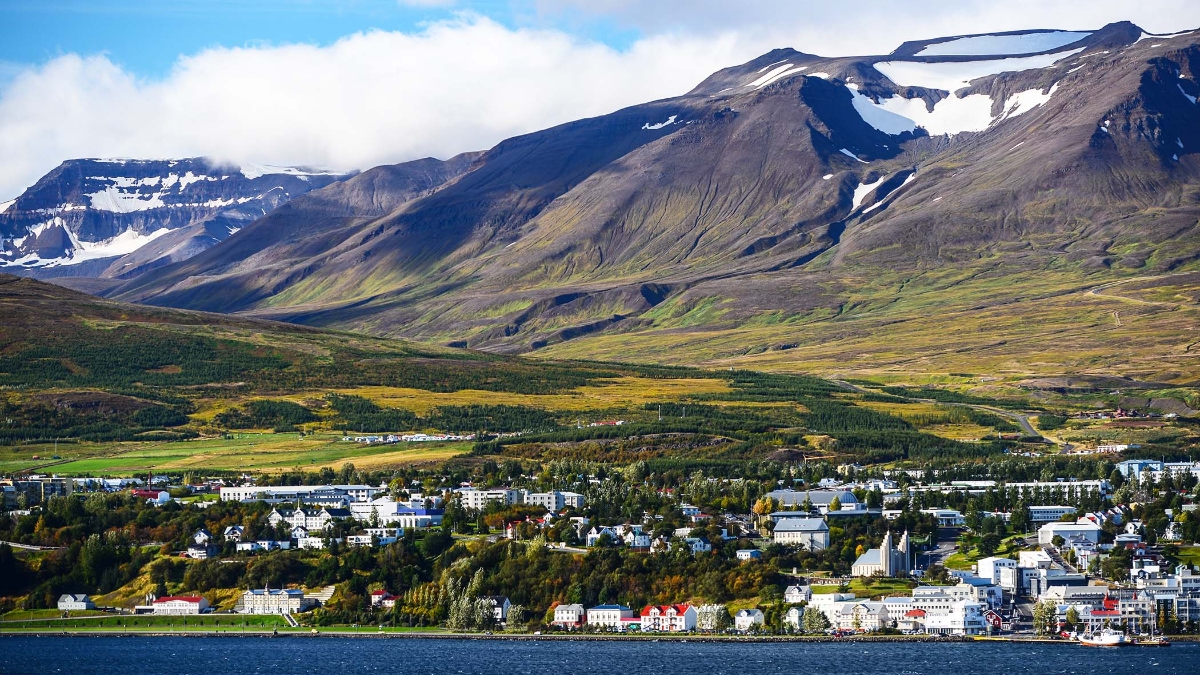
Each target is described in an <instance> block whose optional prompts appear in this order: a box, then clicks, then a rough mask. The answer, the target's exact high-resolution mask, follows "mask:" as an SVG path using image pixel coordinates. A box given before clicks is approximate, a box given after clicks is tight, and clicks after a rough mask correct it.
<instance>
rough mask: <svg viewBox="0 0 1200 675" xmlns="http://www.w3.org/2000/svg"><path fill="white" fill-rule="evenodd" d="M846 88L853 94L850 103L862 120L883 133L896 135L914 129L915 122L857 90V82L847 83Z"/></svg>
mask: <svg viewBox="0 0 1200 675" xmlns="http://www.w3.org/2000/svg"><path fill="white" fill-rule="evenodd" d="M846 88H847V89H849V90H850V93H851V94H852V95H853V96H854V99H853V100H852V101H851V103H852V104H853V105H854V109H855V110H857V111H858V114H859V116H860V117H862V118H863V121H864V122H866V123H867V124H870V125H871V126H873V127H875V128H876V129H878V130H880V131H882V132H883V133H885V134H891V135H893V136H898V135H900V134H902V133H905V132H907V131H916V129H917V123H916V122H914V121H913V120H912V119H910V118H908V117H905V116H903V115H898V114H896V113H894V112H892V111H890V110H888V109H887V108H885V107H883V106H880V105H877V104H876V103H875V102H874V101H872V100H871V99H869V98H867V97H866V96H864V95H863V94H862V93H861V92H859V91H858V85H857V84H847V85H846Z"/></svg>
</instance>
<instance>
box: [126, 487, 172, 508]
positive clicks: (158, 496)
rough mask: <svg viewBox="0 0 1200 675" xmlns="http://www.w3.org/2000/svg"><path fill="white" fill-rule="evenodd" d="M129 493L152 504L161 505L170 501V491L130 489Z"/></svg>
mask: <svg viewBox="0 0 1200 675" xmlns="http://www.w3.org/2000/svg"><path fill="white" fill-rule="evenodd" d="M129 494H131V495H133V496H134V497H136V498H138V499H144V500H146V503H147V504H151V505H153V506H162V505H163V504H166V503H167V502H169V501H171V493H170V492H167V491H166V490H130V491H129Z"/></svg>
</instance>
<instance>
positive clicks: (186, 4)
mask: <svg viewBox="0 0 1200 675" xmlns="http://www.w3.org/2000/svg"><path fill="white" fill-rule="evenodd" d="M464 11H466V12H471V13H474V14H478V15H481V16H486V17H488V18H490V19H492V20H494V21H496V22H498V23H500V24H503V25H505V26H508V27H512V28H515V27H518V26H539V27H547V26H555V27H559V28H563V29H565V30H568V31H569V32H571V33H572V34H574V35H577V36H580V37H584V38H587V39H593V40H597V41H601V42H603V43H605V44H608V45H611V46H614V47H616V48H618V49H620V48H625V47H627V46H628V45H630V44H631V43H632V42H633V41H635V40H636V39H637V37H638V36H639V34H640V32H639V31H638V30H636V29H635V28H632V27H628V26H626V27H624V28H619V27H617V24H616V22H614V21H612V20H609V19H607V18H605V17H603V16H598V15H586V14H584V13H582V12H577V11H572V10H571V9H570V8H569V7H562V8H559V9H558V10H548V9H546V8H539V7H538V5H537V3H524V2H509V1H508V0H478V1H474V2H465V1H464V2H449V1H439V0H429V1H428V2H420V1H419V0H418V1H417V2H411V3H406V2H401V1H398V0H242V1H237V0H157V1H152V0H91V1H88V0H0V61H4V62H8V63H9V64H10V69H11V67H12V66H13V65H22V64H38V63H42V62H45V61H47V60H50V59H52V58H54V57H57V56H60V55H62V54H65V53H79V54H94V53H105V54H107V55H108V56H109V58H110V59H111V60H112V61H113V62H114V63H117V64H119V65H121V66H122V67H123V68H125V69H126V70H128V71H130V72H133V73H137V74H138V75H141V76H144V77H162V76H164V75H166V74H167V73H168V72H169V71H170V68H171V67H172V65H174V63H175V60H176V59H177V58H178V57H179V56H180V55H181V54H193V53H196V52H199V51H201V50H203V49H206V48H210V47H214V46H224V47H235V46H253V45H268V44H269V45H278V44H286V43H295V42H302V43H309V44H317V45H328V44H331V43H333V42H335V41H337V40H338V39H339V38H342V37H344V36H346V35H350V34H352V33H356V32H362V31H368V30H384V31H402V32H414V31H419V30H421V28H422V27H423V26H425V25H427V24H428V23H430V22H434V21H438V20H441V19H445V18H447V17H449V16H452V15H454V14H455V13H458V12H464Z"/></svg>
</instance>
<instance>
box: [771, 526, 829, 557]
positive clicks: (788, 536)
mask: <svg viewBox="0 0 1200 675" xmlns="http://www.w3.org/2000/svg"><path fill="white" fill-rule="evenodd" d="M771 536H772V538H773V539H774V541H775V543H776V544H788V545H795V544H800V545H803V546H804V548H806V549H808V550H809V551H824V550H825V549H826V548H829V525H827V524H826V523H825V521H824V520H823V519H821V518H784V519H782V520H780V521H779V522H777V523H775V529H774V531H773V532H772V533H771Z"/></svg>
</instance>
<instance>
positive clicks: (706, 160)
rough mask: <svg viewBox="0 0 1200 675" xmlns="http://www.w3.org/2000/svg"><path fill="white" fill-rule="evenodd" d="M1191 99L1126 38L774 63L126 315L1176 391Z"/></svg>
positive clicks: (1135, 31) (170, 270)
mask: <svg viewBox="0 0 1200 675" xmlns="http://www.w3.org/2000/svg"><path fill="white" fill-rule="evenodd" d="M1198 77H1200V33H1196V32H1187V33H1180V34H1177V35H1170V36H1155V35H1150V34H1147V33H1145V32H1144V31H1142V30H1141V29H1140V28H1138V27H1137V26H1134V25H1133V24H1130V23H1117V24H1111V25H1108V26H1105V27H1103V28H1101V29H1099V30H1091V31H1062V30H1036V31H1018V32H1011V33H998V34H990V35H974V36H952V37H946V38H939V39H933V40H925V41H920V42H911V43H906V44H904V45H902V46H901V47H900V48H898V49H897V50H895V51H894V52H893V53H892V54H888V55H880V56H866V57H843V58H823V57H819V56H815V55H811V54H805V53H802V52H798V51H795V50H791V49H780V50H775V51H772V52H770V53H767V54H764V55H763V56H761V57H759V58H757V59H754V60H752V61H750V62H748V63H745V64H742V65H740V66H735V67H732V68H728V69H725V70H722V71H719V72H717V73H714V74H713V75H712V76H710V77H709V78H707V79H706V80H705V81H703V82H701V83H700V84H699V85H698V86H697V87H696V88H695V89H693V90H692V91H691V92H689V93H687V94H685V95H683V96H680V97H677V98H671V99H664V100H660V101H654V102H650V103H646V104H643V105H638V106H633V107H631V108H626V109H624V110H620V111H617V112H614V113H612V114H609V115H604V116H600V117H596V118H591V119H584V120H579V121H576V122H572V123H568V124H564V125H561V126H558V127H554V128H551V129H547V130H544V131H540V132H536V133H532V134H528V135H525V136H520V137H516V138H512V139H509V140H506V141H504V142H502V143H500V144H499V145H497V146H496V147H494V148H492V149H490V150H488V151H486V152H484V153H482V154H481V155H479V156H477V157H472V158H470V162H469V166H467V167H466V168H465V169H463V170H462V172H461V173H457V174H456V175H454V176H453V177H452V178H449V179H448V180H446V181H445V182H443V183H440V184H438V185H432V184H430V186H429V187H428V188H426V189H425V191H416V190H412V189H409V188H408V185H409V184H408V183H407V182H404V181H401V182H400V183H399V184H389V185H382V184H373V185H372V187H374V188H375V189H374V191H371V192H370V194H371V199H370V200H369V202H370V208H364V203H365V200H364V197H363V194H366V192H365V191H364V192H362V193H359V192H353V193H352V192H351V191H348V188H347V187H346V186H349V185H351V184H352V183H354V182H355V181H360V180H363V177H365V176H367V175H369V174H371V172H366V173H364V174H363V175H362V176H360V177H357V178H355V179H352V180H351V181H346V182H345V183H342V184H336V185H332V186H329V187H326V188H324V189H322V190H316V191H314V192H312V193H310V194H309V195H306V196H305V197H304V198H302V199H297V200H295V201H293V202H291V203H290V204H289V205H288V208H287V210H286V211H285V210H280V211H278V212H276V213H272V214H270V215H269V216H268V217H265V218H263V219H260V220H259V221H257V222H255V223H253V224H252V225H250V226H248V227H247V228H245V229H244V230H243V231H241V232H239V233H238V234H236V235H234V236H232V237H230V238H229V240H228V241H226V242H223V243H222V244H220V245H218V246H215V247H213V248H211V249H210V250H208V251H205V252H204V253H203V254H201V255H198V256H196V257H193V258H191V259H189V260H187V261H184V262H181V263H175V264H172V265H168V266H164V267H162V268H160V269H156V270H153V271H152V272H150V273H147V274H144V275H142V276H141V277H139V278H137V279H134V280H131V281H129V282H126V283H123V284H121V285H119V286H117V287H115V288H113V289H110V290H109V291H108V293H109V294H110V295H111V296H113V297H117V298H121V299H124V300H130V301H136V302H145V303H151V304H160V305H170V306H177V307H188V308H196V309H205V310H211V311H220V312H239V313H245V314H251V315H255V316H261V317H268V318H274V319H281V320H286V321H292V322H298V323H305V324H311V325H319V326H338V327H350V328H355V329H361V330H367V331H371V332H374V333H377V334H383V335H393V336H406V337H411V338H417V339H421V340H425V341H431V342H441V343H445V344H451V345H458V346H470V347H473V348H482V349H488V350H495V351H512V352H524V351H534V352H536V353H539V354H546V355H556V356H571V357H586V358H606V359H619V360H643V361H660V362H661V361H672V362H689V363H707V364H719V365H727V364H728V365H746V366H752V367H766V368H779V369H792V370H800V369H803V370H816V371H819V372H831V373H847V372H874V371H880V370H883V371H894V372H910V371H922V372H930V371H933V372H947V371H949V372H957V371H965V372H975V371H982V372H992V373H1005V374H1006V375H1005V376H1006V377H1011V378H1021V377H1027V376H1029V375H1030V374H1063V373H1088V372H1092V371H1105V370H1109V369H1115V370H1118V371H1120V373H1121V374H1123V375H1125V376H1128V377H1132V378H1135V379H1139V378H1140V379H1150V380H1155V381H1162V382H1187V381H1192V380H1194V379H1195V378H1196V377H1197V376H1200V369H1198V368H1197V367H1196V365H1195V364H1194V358H1193V357H1192V356H1191V351H1190V350H1191V346H1190V345H1191V344H1192V343H1193V342H1194V339H1192V333H1191V330H1192V328H1191V326H1193V325H1195V320H1196V319H1200V316H1197V315H1196V307H1195V297H1196V292H1195V291H1196V286H1197V283H1198V281H1197V279H1196V278H1195V276H1194V275H1192V276H1189V274H1190V273H1191V272H1195V271H1196V268H1197V264H1198V263H1197V260H1198V259H1200V237H1197V236H1196V234H1197V233H1196V227H1197V223H1198V222H1200V190H1198V189H1197V188H1198V187H1200V157H1198V155H1197V149H1200V106H1198V105H1197V102H1196V101H1197V98H1196V97H1197V96H1198V95H1200V86H1198V82H1200V80H1198V79H1197V78H1198ZM383 193H389V194H392V193H398V195H399V196H398V197H397V198H395V199H392V200H390V201H388V200H386V199H383V198H381V197H380V195H381V194H383ZM260 233H261V234H260Z"/></svg>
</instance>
